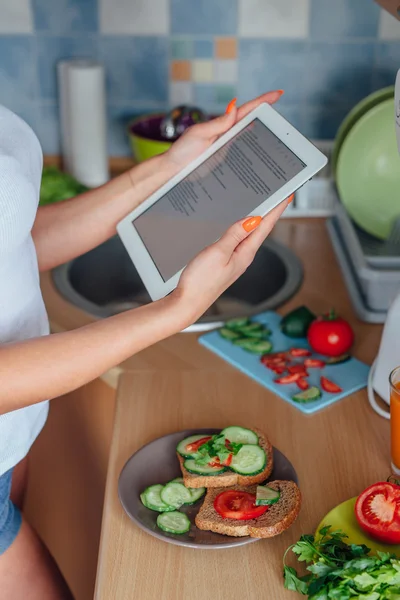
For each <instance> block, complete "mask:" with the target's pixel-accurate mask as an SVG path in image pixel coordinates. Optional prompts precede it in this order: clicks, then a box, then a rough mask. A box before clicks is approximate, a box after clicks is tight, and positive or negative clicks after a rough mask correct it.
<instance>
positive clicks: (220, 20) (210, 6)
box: [143, 0, 237, 35]
mask: <svg viewBox="0 0 400 600" xmlns="http://www.w3.org/2000/svg"><path fill="white" fill-rule="evenodd" d="M143 1H146V0H143ZM170 1H171V29H172V33H191V34H199V35H201V34H214V35H234V34H236V32H237V0H170Z"/></svg>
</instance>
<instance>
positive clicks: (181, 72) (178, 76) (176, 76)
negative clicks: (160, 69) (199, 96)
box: [170, 60, 192, 81]
mask: <svg viewBox="0 0 400 600" xmlns="http://www.w3.org/2000/svg"><path fill="white" fill-rule="evenodd" d="M170 76H171V79H172V81H190V79H191V77H192V64H191V62H190V60H173V61H172V62H171V69H170Z"/></svg>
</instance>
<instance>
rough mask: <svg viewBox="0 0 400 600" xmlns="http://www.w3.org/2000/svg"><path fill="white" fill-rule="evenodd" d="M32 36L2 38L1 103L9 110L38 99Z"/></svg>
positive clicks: (0, 57)
mask: <svg viewBox="0 0 400 600" xmlns="http://www.w3.org/2000/svg"><path fill="white" fill-rule="evenodd" d="M33 53H34V39H33V37H32V36H22V35H15V36H14V35H13V36H6V37H0V103H1V104H4V105H5V106H7V107H8V108H12V107H13V106H14V105H17V106H20V105H21V100H24V99H25V100H26V101H32V100H35V99H36V91H37V71H36V65H35V63H34V61H32V56H33Z"/></svg>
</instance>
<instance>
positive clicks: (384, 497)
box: [355, 483, 400, 544]
mask: <svg viewBox="0 0 400 600" xmlns="http://www.w3.org/2000/svg"><path fill="white" fill-rule="evenodd" d="M355 513H356V517H357V521H358V523H359V525H360V527H361V528H362V529H364V531H366V532H367V533H368V534H369V535H370V536H371V537H373V538H375V539H377V540H379V541H380V542H383V543H384V544H400V486H399V485H395V484H393V483H376V484H375V485H371V486H370V487H369V488H367V489H366V490H365V491H364V492H363V493H362V494H360V496H359V497H358V499H357V502H356V506H355Z"/></svg>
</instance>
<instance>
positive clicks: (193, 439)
mask: <svg viewBox="0 0 400 600" xmlns="http://www.w3.org/2000/svg"><path fill="white" fill-rule="evenodd" d="M205 437H208V436H207V435H206V434H205V433H198V434H197V435H190V436H189V437H187V438H185V439H184V440H182V441H181V442H179V444H178V445H177V447H176V451H177V452H178V454H180V455H181V456H183V457H185V458H190V457H192V456H195V455H196V454H197V452H192V453H190V452H188V451H187V450H186V446H187V445H188V444H193V442H197V441H198V440H201V439H202V438H205Z"/></svg>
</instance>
